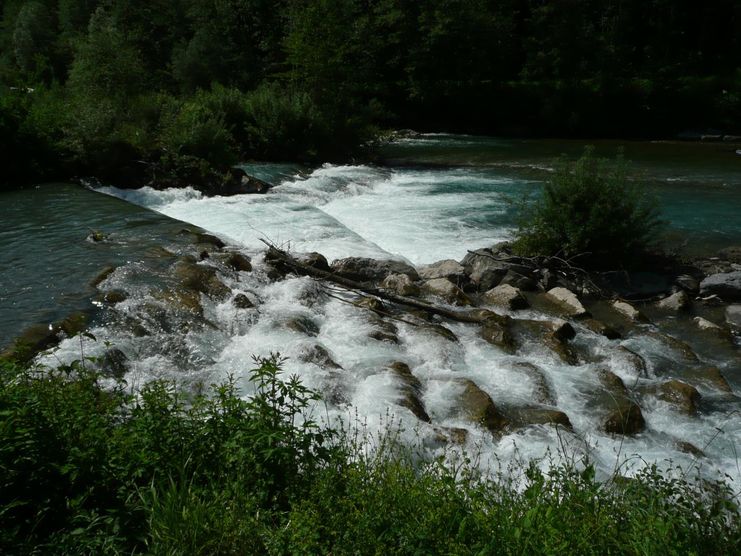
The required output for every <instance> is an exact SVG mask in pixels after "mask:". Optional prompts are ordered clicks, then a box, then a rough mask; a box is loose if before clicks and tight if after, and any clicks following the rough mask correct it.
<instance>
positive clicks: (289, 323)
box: [284, 316, 319, 336]
mask: <svg viewBox="0 0 741 556" xmlns="http://www.w3.org/2000/svg"><path fill="white" fill-rule="evenodd" d="M284 326H285V327H286V328H288V329H289V330H293V331H294V332H298V333H299V334H306V335H307V336H316V335H317V334H319V326H317V324H316V323H315V322H314V321H313V320H311V319H310V318H309V317H305V316H298V317H292V318H289V319H287V320H286V321H285V323H284Z"/></svg>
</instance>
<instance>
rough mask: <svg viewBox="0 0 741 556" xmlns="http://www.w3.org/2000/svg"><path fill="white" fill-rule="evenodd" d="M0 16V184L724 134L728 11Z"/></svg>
mask: <svg viewBox="0 0 741 556" xmlns="http://www.w3.org/2000/svg"><path fill="white" fill-rule="evenodd" d="M0 9H1V10H2V23H1V27H0V149H1V150H2V153H3V154H2V155H0V157H2V159H0V164H1V165H2V168H3V174H4V175H3V176H2V179H0V182H13V183H19V182H27V181H30V180H37V179H51V178H55V177H69V176H72V175H96V176H98V177H100V178H101V179H110V180H113V179H115V180H117V181H118V182H125V181H126V180H127V179H129V180H130V181H132V182H133V181H136V182H138V183H141V177H142V175H143V174H144V173H150V174H151V175H158V174H157V172H161V174H162V175H170V176H173V175H174V176H175V178H176V179H177V178H178V177H180V178H182V179H184V180H187V179H190V178H194V177H196V176H198V175H203V174H208V173H209V172H212V169H213V168H221V167H225V166H227V165H229V164H232V163H234V162H235V161H237V160H239V159H244V158H260V159H293V160H307V161H312V160H319V159H324V160H328V159H342V158H346V157H347V156H348V155H350V154H351V153H352V152H354V150H355V149H356V148H357V147H358V145H360V144H362V143H363V142H365V141H367V140H368V139H371V138H373V137H374V136H376V134H377V130H378V129H383V128H391V127H411V128H414V129H420V130H447V131H458V132H473V133H491V134H506V135H541V136H542V135H562V136H612V137H656V136H662V137H666V136H673V135H675V134H676V133H678V132H680V131H683V130H687V129H708V128H718V129H722V130H725V131H731V132H733V131H738V128H739V126H741V123H740V122H741V3H739V2H738V1H737V0H712V1H707V2H697V1H688V0H680V1H677V0H553V1H545V0H428V1H425V2H419V1H416V0H4V1H3V0H0ZM137 161H142V162H146V164H143V163H140V162H137ZM145 170H146V172H145Z"/></svg>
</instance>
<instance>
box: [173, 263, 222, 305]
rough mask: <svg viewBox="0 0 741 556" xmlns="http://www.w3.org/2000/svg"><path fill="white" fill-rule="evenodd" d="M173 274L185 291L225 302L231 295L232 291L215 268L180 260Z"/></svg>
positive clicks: (174, 267)
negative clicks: (219, 276) (196, 292)
mask: <svg viewBox="0 0 741 556" xmlns="http://www.w3.org/2000/svg"><path fill="white" fill-rule="evenodd" d="M172 273H173V276H174V277H175V278H176V279H177V280H178V281H179V282H180V285H181V287H183V288H185V289H189V290H194V291H198V292H201V293H204V294H206V295H208V296H209V297H213V298H214V299H217V300H223V299H225V298H227V297H228V296H229V295H230V294H231V290H230V289H229V288H228V287H227V286H226V284H224V283H223V282H222V281H221V280H219V278H218V277H217V275H216V269H215V268H213V267H210V266H206V265H203V264H197V263H192V262H190V261H187V260H180V261H178V262H177V263H175V265H174V266H173V270H172Z"/></svg>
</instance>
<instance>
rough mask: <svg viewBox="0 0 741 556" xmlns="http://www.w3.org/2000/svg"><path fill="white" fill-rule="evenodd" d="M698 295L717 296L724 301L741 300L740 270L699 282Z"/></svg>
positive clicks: (716, 275) (709, 277) (714, 275)
mask: <svg viewBox="0 0 741 556" xmlns="http://www.w3.org/2000/svg"><path fill="white" fill-rule="evenodd" d="M700 294H701V295H703V296H705V295H718V296H720V297H721V298H723V299H725V300H737V299H741V270H736V271H734V272H724V273H720V274H713V275H711V276H708V277H707V278H705V279H704V280H703V281H702V282H700Z"/></svg>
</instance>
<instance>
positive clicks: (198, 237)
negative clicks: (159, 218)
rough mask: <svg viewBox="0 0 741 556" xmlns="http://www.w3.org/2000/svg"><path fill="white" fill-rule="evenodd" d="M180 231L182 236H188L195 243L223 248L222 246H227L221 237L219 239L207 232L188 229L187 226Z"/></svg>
mask: <svg viewBox="0 0 741 556" xmlns="http://www.w3.org/2000/svg"><path fill="white" fill-rule="evenodd" d="M178 233H179V235H182V236H188V238H189V239H190V240H191V242H192V243H195V244H200V245H211V246H212V247H215V248H216V249H221V248H222V247H224V246H225V244H224V242H223V241H221V239H219V238H218V237H216V236H215V235H212V234H207V233H205V232H199V231H194V230H188V229H187V228H183V229H182V230H180V232H178Z"/></svg>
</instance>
